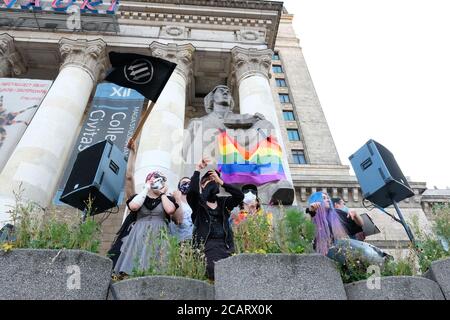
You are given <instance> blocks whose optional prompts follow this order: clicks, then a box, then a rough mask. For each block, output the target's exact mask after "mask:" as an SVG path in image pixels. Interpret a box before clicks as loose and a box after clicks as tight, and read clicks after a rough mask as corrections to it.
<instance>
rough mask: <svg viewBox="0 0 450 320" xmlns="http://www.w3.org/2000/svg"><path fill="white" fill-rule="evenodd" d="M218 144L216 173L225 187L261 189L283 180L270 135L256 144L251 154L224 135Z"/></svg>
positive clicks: (276, 148)
mask: <svg viewBox="0 0 450 320" xmlns="http://www.w3.org/2000/svg"><path fill="white" fill-rule="evenodd" d="M218 140H219V155H220V157H219V161H218V168H217V169H218V170H219V171H220V172H221V177H222V179H223V181H224V182H226V183H236V184H247V183H251V184H255V185H262V184H264V183H267V182H272V181H279V180H285V179H286V175H285V174H284V170H283V164H282V161H281V159H282V154H283V153H282V150H281V147H280V145H279V144H278V142H277V140H276V138H275V137H273V136H272V135H270V136H268V137H266V138H264V139H263V140H261V141H259V142H258V143H257V145H256V146H255V147H254V148H253V150H246V149H245V148H243V147H242V146H241V145H239V143H238V142H237V141H236V140H235V139H234V138H231V137H230V136H229V135H228V134H227V133H226V131H224V130H223V131H222V132H221V133H220V134H219V137H218Z"/></svg>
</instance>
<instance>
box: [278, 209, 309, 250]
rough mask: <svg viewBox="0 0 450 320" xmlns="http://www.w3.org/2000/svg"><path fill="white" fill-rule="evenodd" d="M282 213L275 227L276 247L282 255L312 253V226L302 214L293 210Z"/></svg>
mask: <svg viewBox="0 0 450 320" xmlns="http://www.w3.org/2000/svg"><path fill="white" fill-rule="evenodd" d="M282 212H283V213H284V214H283V215H282V217H281V219H280V220H279V223H278V224H277V225H276V226H275V234H276V239H277V243H278V246H279V247H280V251H281V252H282V253H311V252H314V249H313V242H314V236H315V232H316V228H315V226H314V224H313V223H312V222H311V221H310V220H309V219H308V218H307V217H306V215H305V214H304V213H303V212H300V211H298V210H295V209H289V210H287V211H284V210H282Z"/></svg>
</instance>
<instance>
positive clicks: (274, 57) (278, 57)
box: [272, 53, 280, 60]
mask: <svg viewBox="0 0 450 320" xmlns="http://www.w3.org/2000/svg"><path fill="white" fill-rule="evenodd" d="M272 60H280V55H279V54H278V53H274V54H273V56H272Z"/></svg>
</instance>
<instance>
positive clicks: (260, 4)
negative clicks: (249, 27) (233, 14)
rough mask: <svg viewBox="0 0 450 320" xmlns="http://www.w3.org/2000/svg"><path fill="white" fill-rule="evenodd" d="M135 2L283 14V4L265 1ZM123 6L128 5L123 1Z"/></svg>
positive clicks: (182, 0) (193, 0) (177, 0)
mask: <svg viewBox="0 0 450 320" xmlns="http://www.w3.org/2000/svg"><path fill="white" fill-rule="evenodd" d="M133 2H142V3H159V4H167V5H186V6H208V7H217V8H238V9H255V10H277V11H280V12H282V10H283V2H279V1H263V0H151V1H150V0H134V1H133ZM121 4H127V1H123V2H122V3H121Z"/></svg>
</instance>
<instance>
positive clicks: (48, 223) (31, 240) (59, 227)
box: [8, 191, 101, 253]
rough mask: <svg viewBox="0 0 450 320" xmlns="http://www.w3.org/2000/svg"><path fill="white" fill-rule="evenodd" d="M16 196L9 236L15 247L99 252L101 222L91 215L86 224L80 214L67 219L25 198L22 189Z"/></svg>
mask: <svg viewBox="0 0 450 320" xmlns="http://www.w3.org/2000/svg"><path fill="white" fill-rule="evenodd" d="M15 196H16V203H15V205H14V207H13V208H12V210H11V211H10V213H11V218H12V224H13V225H14V230H13V232H12V234H11V239H8V242H9V243H10V245H12V246H13V247H14V248H31V249H79V250H87V251H91V252H95V253H98V252H99V248H100V235H101V231H100V225H99V224H98V223H97V222H96V221H94V219H93V218H92V217H88V218H87V219H86V221H85V222H83V223H82V221H81V217H80V216H77V217H76V219H71V221H67V219H63V217H61V216H58V215H56V214H55V213H54V212H51V211H45V210H43V209H42V208H40V207H39V206H38V205H37V204H36V203H33V202H31V201H23V200H22V199H21V191H19V193H16V194H15Z"/></svg>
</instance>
